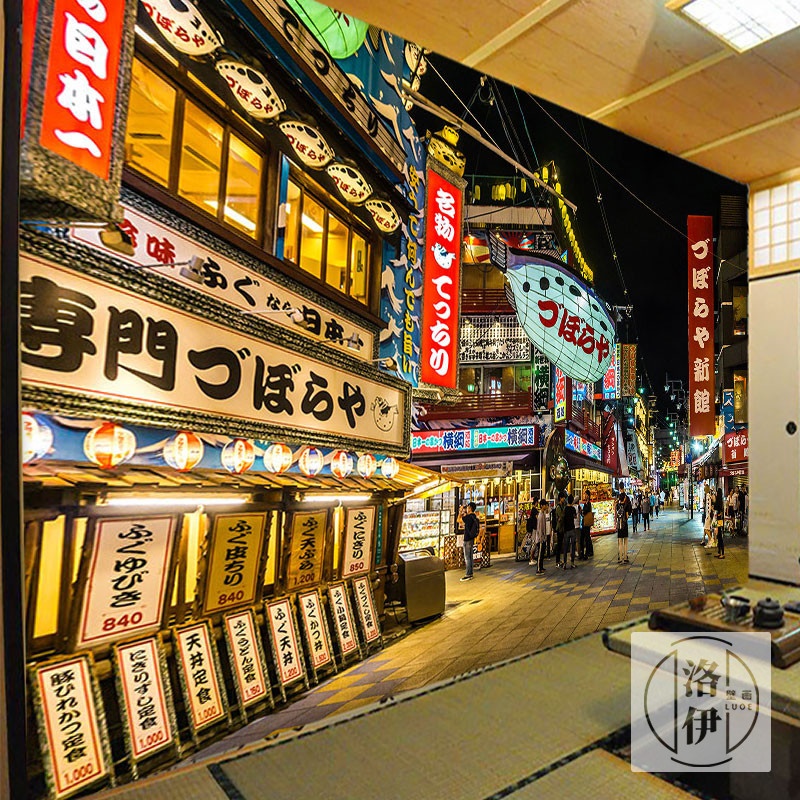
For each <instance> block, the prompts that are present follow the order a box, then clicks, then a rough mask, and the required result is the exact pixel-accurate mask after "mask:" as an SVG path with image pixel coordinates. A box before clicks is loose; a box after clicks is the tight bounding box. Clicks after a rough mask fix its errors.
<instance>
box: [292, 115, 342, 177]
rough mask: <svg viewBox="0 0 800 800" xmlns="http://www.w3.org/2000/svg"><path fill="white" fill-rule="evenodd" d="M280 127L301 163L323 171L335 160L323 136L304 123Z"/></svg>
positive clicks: (293, 123)
mask: <svg viewBox="0 0 800 800" xmlns="http://www.w3.org/2000/svg"><path fill="white" fill-rule="evenodd" d="M278 127H279V128H280V129H281V131H282V132H283V135H284V136H285V137H286V138H287V139H288V140H289V144H290V145H291V146H292V149H293V150H294V152H295V153H296V154H297V157H298V158H299V159H300V161H302V162H303V164H305V165H306V166H307V167H311V168H312V169H322V168H323V167H324V166H325V165H326V164H327V163H328V162H330V161H331V160H332V159H333V150H331V148H330V146H329V145H328V143H327V142H326V141H325V140H324V139H323V138H322V134H321V133H320V132H319V131H318V130H317V129H316V128H312V127H311V125H306V124H305V123H303V122H294V121H288V122H281V123H280V125H278Z"/></svg>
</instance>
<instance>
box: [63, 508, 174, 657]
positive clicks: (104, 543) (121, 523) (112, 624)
mask: <svg viewBox="0 0 800 800" xmlns="http://www.w3.org/2000/svg"><path fill="white" fill-rule="evenodd" d="M89 525H90V530H89V535H88V537H87V540H88V542H89V548H90V549H89V551H88V566H87V567H86V568H85V570H83V571H82V574H83V575H84V577H83V586H84V592H83V603H82V605H81V613H80V619H79V624H78V630H77V635H76V642H75V646H76V648H81V647H95V646H97V645H99V644H102V643H104V642H108V641H111V640H113V639H120V638H122V637H126V636H130V635H132V634H137V633H146V632H151V631H154V630H157V629H158V628H159V627H160V625H161V618H162V612H163V608H164V600H165V595H166V591H167V586H168V580H169V576H170V575H171V570H170V564H171V560H172V553H173V549H174V543H175V538H176V537H175V528H176V517H174V516H164V517H117V518H113V517H109V518H100V517H96V518H93V519H92V520H91V521H90V523H89Z"/></svg>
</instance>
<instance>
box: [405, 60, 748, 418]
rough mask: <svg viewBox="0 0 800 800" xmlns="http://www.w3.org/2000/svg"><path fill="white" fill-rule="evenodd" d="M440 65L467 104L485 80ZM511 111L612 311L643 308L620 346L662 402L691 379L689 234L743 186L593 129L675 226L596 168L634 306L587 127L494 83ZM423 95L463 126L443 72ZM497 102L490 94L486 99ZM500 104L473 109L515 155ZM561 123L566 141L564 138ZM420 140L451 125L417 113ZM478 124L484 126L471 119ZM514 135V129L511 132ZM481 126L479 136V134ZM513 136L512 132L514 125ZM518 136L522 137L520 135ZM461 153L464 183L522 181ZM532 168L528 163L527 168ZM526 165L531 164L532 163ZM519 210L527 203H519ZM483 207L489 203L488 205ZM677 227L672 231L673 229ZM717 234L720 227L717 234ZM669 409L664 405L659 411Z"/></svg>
mask: <svg viewBox="0 0 800 800" xmlns="http://www.w3.org/2000/svg"><path fill="white" fill-rule="evenodd" d="M428 59H429V61H430V62H431V66H432V67H435V70H438V72H439V73H441V75H442V77H443V78H444V79H445V80H446V81H447V83H449V84H450V86H451V87H453V88H454V89H455V91H456V92H457V93H458V95H459V97H460V98H461V99H462V100H463V101H464V103H466V104H468V105H469V104H470V99H471V98H472V97H473V94H474V92H475V90H476V87H477V86H478V83H479V79H480V73H478V72H476V71H474V70H472V69H468V68H466V67H463V66H461V65H459V64H456V63H454V62H452V61H449V60H448V59H445V58H443V57H441V56H436V55H433V54H431V55H429V56H428ZM495 85H496V86H497V88H498V90H499V92H500V93H501V96H502V98H503V100H504V103H505V109H506V111H507V115H508V117H507V118H508V119H509V120H510V121H511V123H512V124H513V128H514V129H515V130H516V132H517V134H518V136H519V138H520V139H521V141H522V142H523V143H524V144H525V152H526V155H527V157H528V158H529V159H530V163H531V164H532V165H533V166H534V168H536V167H538V165H539V164H546V163H547V162H549V161H551V160H554V161H555V162H556V165H557V167H558V176H559V180H560V182H561V189H562V193H563V194H564V196H565V197H567V198H568V199H569V200H571V201H572V202H574V203H575V204H576V205H577V206H578V215H577V220H576V226H575V227H576V234H577V238H578V242H579V244H580V247H581V250H582V251H583V254H584V256H585V258H586V260H587V262H588V263H589V265H590V267H592V269H593V270H594V276H595V287H596V289H597V291H598V293H599V294H600V295H601V296H602V297H603V298H604V299H606V300H607V301H608V302H610V303H612V304H621V305H627V304H631V305H633V307H634V311H633V319H632V320H631V321H630V322H628V323H627V328H628V330H627V336H626V321H625V320H623V322H622V323H621V324H620V325H619V326H618V333H619V336H620V339H621V340H623V341H631V342H634V341H637V340H638V342H639V350H640V353H641V357H640V361H639V365H640V371H641V368H642V364H644V367H645V368H646V372H647V374H648V375H649V378H650V386H649V387H648V393H650V389H652V390H653V392H654V393H657V394H659V395H663V393H664V377H665V374H666V373H669V377H670V379H673V378H678V379H683V380H684V384H685V382H686V379H687V373H688V366H687V362H688V352H687V309H686V304H687V284H686V279H687V278H686V276H687V267H686V257H687V243H686V239H685V237H684V235H683V233H684V232H685V230H686V217H687V215H689V214H701V215H710V216H712V217H714V218H715V220H716V219H717V217H718V214H719V200H720V195H723V194H730V195H745V194H746V187H745V186H744V184H740V183H737V182H735V181H731V180H729V179H727V178H723V177H722V176H720V175H718V174H716V173H713V172H709V171H708V170H705V169H702V168H701V167H697V166H695V165H693V164H689V163H688V162H686V161H682V160H681V159H679V158H677V157H676V156H673V155H670V154H668V153H665V152H664V151H662V150H658V149H656V148H654V147H651V146H650V145H647V144H644V143H642V142H639V141H637V140H636V139H632V138H630V137H628V136H626V135H624V134H621V133H618V132H616V131H613V130H611V129H609V128H606V127H604V126H602V125H600V124H598V123H595V122H591V121H589V120H584V122H583V129H584V130H585V137H586V138H585V141H586V143H587V144H588V150H589V151H590V152H591V153H592V155H593V156H594V157H595V158H596V159H597V160H598V161H599V162H600V163H601V164H602V165H603V167H605V168H606V169H607V170H608V171H609V172H611V173H612V174H613V175H614V176H616V178H617V179H619V181H621V182H622V184H624V186H626V187H627V188H628V189H630V191H631V192H633V194H635V195H636V196H638V197H639V198H641V199H642V200H644V201H645V203H647V205H649V206H650V207H651V208H653V209H654V210H655V211H656V212H657V213H658V214H659V215H660V216H661V217H663V218H664V219H665V220H666V222H664V221H662V220H661V219H659V218H658V217H657V216H656V215H654V214H653V213H651V212H650V211H648V210H647V209H646V208H645V207H644V206H643V205H642V204H640V203H639V202H637V200H635V199H634V198H633V197H632V196H631V195H630V194H629V193H628V192H626V191H625V189H623V188H622V187H620V185H619V184H618V183H616V182H615V181H614V180H613V179H612V178H611V177H610V176H609V175H608V174H607V173H606V172H604V171H603V170H602V169H601V168H600V167H598V166H597V165H596V164H595V165H594V172H595V177H596V181H597V184H598V188H599V191H600V193H601V195H602V199H603V206H604V208H605V213H606V217H607V219H608V222H609V227H610V230H611V235H612V238H613V242H614V245H615V248H616V252H617V257H618V260H619V264H620V267H621V271H622V276H623V278H624V281H625V285H626V287H627V290H628V298H629V299H627V300H626V298H625V296H624V294H623V288H622V284H621V281H620V278H619V275H618V272H617V269H616V267H615V265H614V262H613V259H612V256H611V253H612V250H611V245H610V244H609V241H608V236H607V234H606V231H605V227H604V225H603V221H602V216H601V212H600V207H599V205H598V202H597V199H596V193H595V190H594V187H593V183H592V176H591V172H590V170H589V162H588V159H587V157H586V155H585V154H584V152H583V151H582V150H581V149H580V147H579V145H578V144H577V143H575V142H573V141H571V140H570V138H569V136H568V134H570V135H571V136H572V137H573V138H574V139H575V140H577V142H578V143H583V142H584V133H583V131H582V129H581V119H580V117H578V116H577V115H576V114H573V113H572V112H570V111H567V110H566V109H563V108H560V107H558V106H554V105H552V104H548V103H545V102H544V101H541V100H540V101H539V103H541V105H542V106H543V107H544V108H545V109H546V112H547V113H545V111H543V110H542V109H541V108H539V107H538V106H537V105H536V103H535V102H534V101H533V100H531V99H530V98H529V97H528V95H526V93H525V92H523V91H521V90H517V97H518V98H519V102H520V104H521V107H522V112H521V111H520V106H519V105H518V104H517V98H516V97H515V96H514V92H513V90H512V88H511V87H509V86H508V85H506V84H502V83H501V82H499V81H496V82H495ZM420 93H421V94H422V95H423V96H425V97H427V98H428V99H429V100H432V101H434V102H435V103H437V104H439V105H441V106H444V107H445V108H447V109H448V110H450V111H452V112H454V113H456V114H457V115H458V116H459V117H461V116H463V115H464V114H465V113H466V112H465V111H464V107H463V106H462V105H461V104H460V103H459V102H458V101H457V100H456V98H455V97H454V96H453V94H452V92H451V91H450V90H449V89H448V88H447V87H446V86H445V85H444V83H443V82H442V80H441V79H440V78H439V76H437V74H436V71H434V69H432V68H429V69H428V71H427V73H426V74H425V76H424V78H423V80H422V86H421V88H420ZM488 96H489V93H488V91H487V89H486V87H484V89H483V90H482V92H481V97H482V98H484V99H485V98H488ZM498 105H499V104H498V103H495V105H494V106H489V105H488V104H487V103H484V102H481V99H480V98H477V99H475V101H474V102H473V103H472V104H471V105H470V109H471V111H472V112H473V113H474V114H475V115H476V116H477V118H478V119H479V120H480V121H481V122H482V123H483V125H484V126H485V127H486V129H487V131H488V132H489V133H490V134H491V135H492V137H493V138H494V140H495V142H496V143H497V144H498V145H499V146H500V148H501V149H502V150H504V151H505V152H507V153H508V154H509V155H513V151H512V148H511V145H510V144H509V139H508V137H507V134H506V132H505V131H504V129H503V125H502V123H501V118H500V114H499V113H498ZM523 112H524V119H525V122H526V123H527V127H528V131H529V132H530V137H531V140H532V142H533V148H534V150H535V154H534V153H533V152H531V151H530V148H529V147H528V144H527V143H528V137H527V135H526V132H525V128H524V124H523ZM548 114H549V115H552V117H554V118H555V120H556V121H557V123H559V124H560V125H561V126H562V127H563V128H565V129H566V131H567V133H565V132H564V131H562V130H561V129H560V128H559V127H558V124H556V122H554V121H553V120H552V119H551V118H550V116H548ZM412 116H413V117H414V119H415V121H416V122H417V125H418V129H419V130H420V133H424V131H425V129H426V127H428V128H429V129H430V130H432V131H437V130H440V129H441V127H442V124H443V123H441V122H440V121H439V120H436V119H434V118H432V117H431V116H430V115H429V114H426V113H425V112H422V111H420V110H418V109H414V110H413V111H412ZM467 121H468V122H470V123H471V124H473V125H475V120H474V119H473V118H472V117H470V116H467ZM507 126H508V123H507ZM475 127H478V126H477V125H475ZM508 127H510V126H508ZM512 135H513V134H512ZM459 147H461V149H462V150H463V151H464V153H465V154H466V156H467V167H466V172H465V175H469V174H488V175H502V176H509V177H511V176H513V174H514V170H513V167H511V166H510V165H508V164H506V163H505V162H503V161H502V160H501V159H500V158H499V157H497V156H495V155H494V154H493V153H491V152H490V151H489V150H487V149H486V148H484V147H482V146H481V145H479V144H476V143H475V141H474V140H473V139H472V138H471V137H469V136H467V135H466V134H462V136H461V139H460V141H459ZM519 160H520V161H521V162H522V163H523V164H526V162H525V160H524V159H522V158H520V159H519ZM526 166H527V164H526ZM517 201H519V195H518V197H517ZM480 202H482V203H485V202H487V199H486V198H484V197H481V201H480ZM668 223H670V224H671V225H673V226H675V227H676V228H678V230H679V231H680V232H678V231H675V230H673V229H672V228H671V227H670V225H669V224H668ZM715 228H716V226H715ZM659 405H660V406H661V407H662V408H663V405H662V404H661V403H659Z"/></svg>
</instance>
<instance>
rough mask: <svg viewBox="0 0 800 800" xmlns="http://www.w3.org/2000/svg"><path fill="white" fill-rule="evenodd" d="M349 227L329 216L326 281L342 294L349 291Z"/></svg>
mask: <svg viewBox="0 0 800 800" xmlns="http://www.w3.org/2000/svg"><path fill="white" fill-rule="evenodd" d="M349 233H350V230H349V229H348V227H347V226H346V225H345V224H344V223H343V222H342V221H341V220H340V219H338V218H337V217H334V216H333V214H329V215H328V249H327V252H326V254H325V255H326V257H325V280H326V281H327V282H328V284H329V285H330V286H333V287H334V288H335V289H338V290H339V291H340V292H346V291H347V237H348V235H349Z"/></svg>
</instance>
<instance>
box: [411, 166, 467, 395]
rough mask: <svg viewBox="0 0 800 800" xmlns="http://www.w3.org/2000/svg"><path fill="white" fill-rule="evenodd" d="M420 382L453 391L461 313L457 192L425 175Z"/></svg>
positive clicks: (447, 183) (460, 197) (460, 198)
mask: <svg viewBox="0 0 800 800" xmlns="http://www.w3.org/2000/svg"><path fill="white" fill-rule="evenodd" d="M427 174H428V180H427V189H426V203H427V214H426V222H425V284H424V288H423V292H422V345H421V359H422V365H421V373H420V374H421V377H422V380H423V381H424V382H425V383H429V384H432V385H434V386H444V387H446V388H450V389H454V388H455V386H456V378H457V376H458V341H459V317H460V311H461V212H462V201H463V195H462V192H461V189H460V188H459V187H458V186H456V185H455V184H453V183H451V182H450V181H448V180H447V179H446V178H444V177H442V176H441V175H439V173H438V172H434V171H433V170H432V169H429V170H428V173H427Z"/></svg>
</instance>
